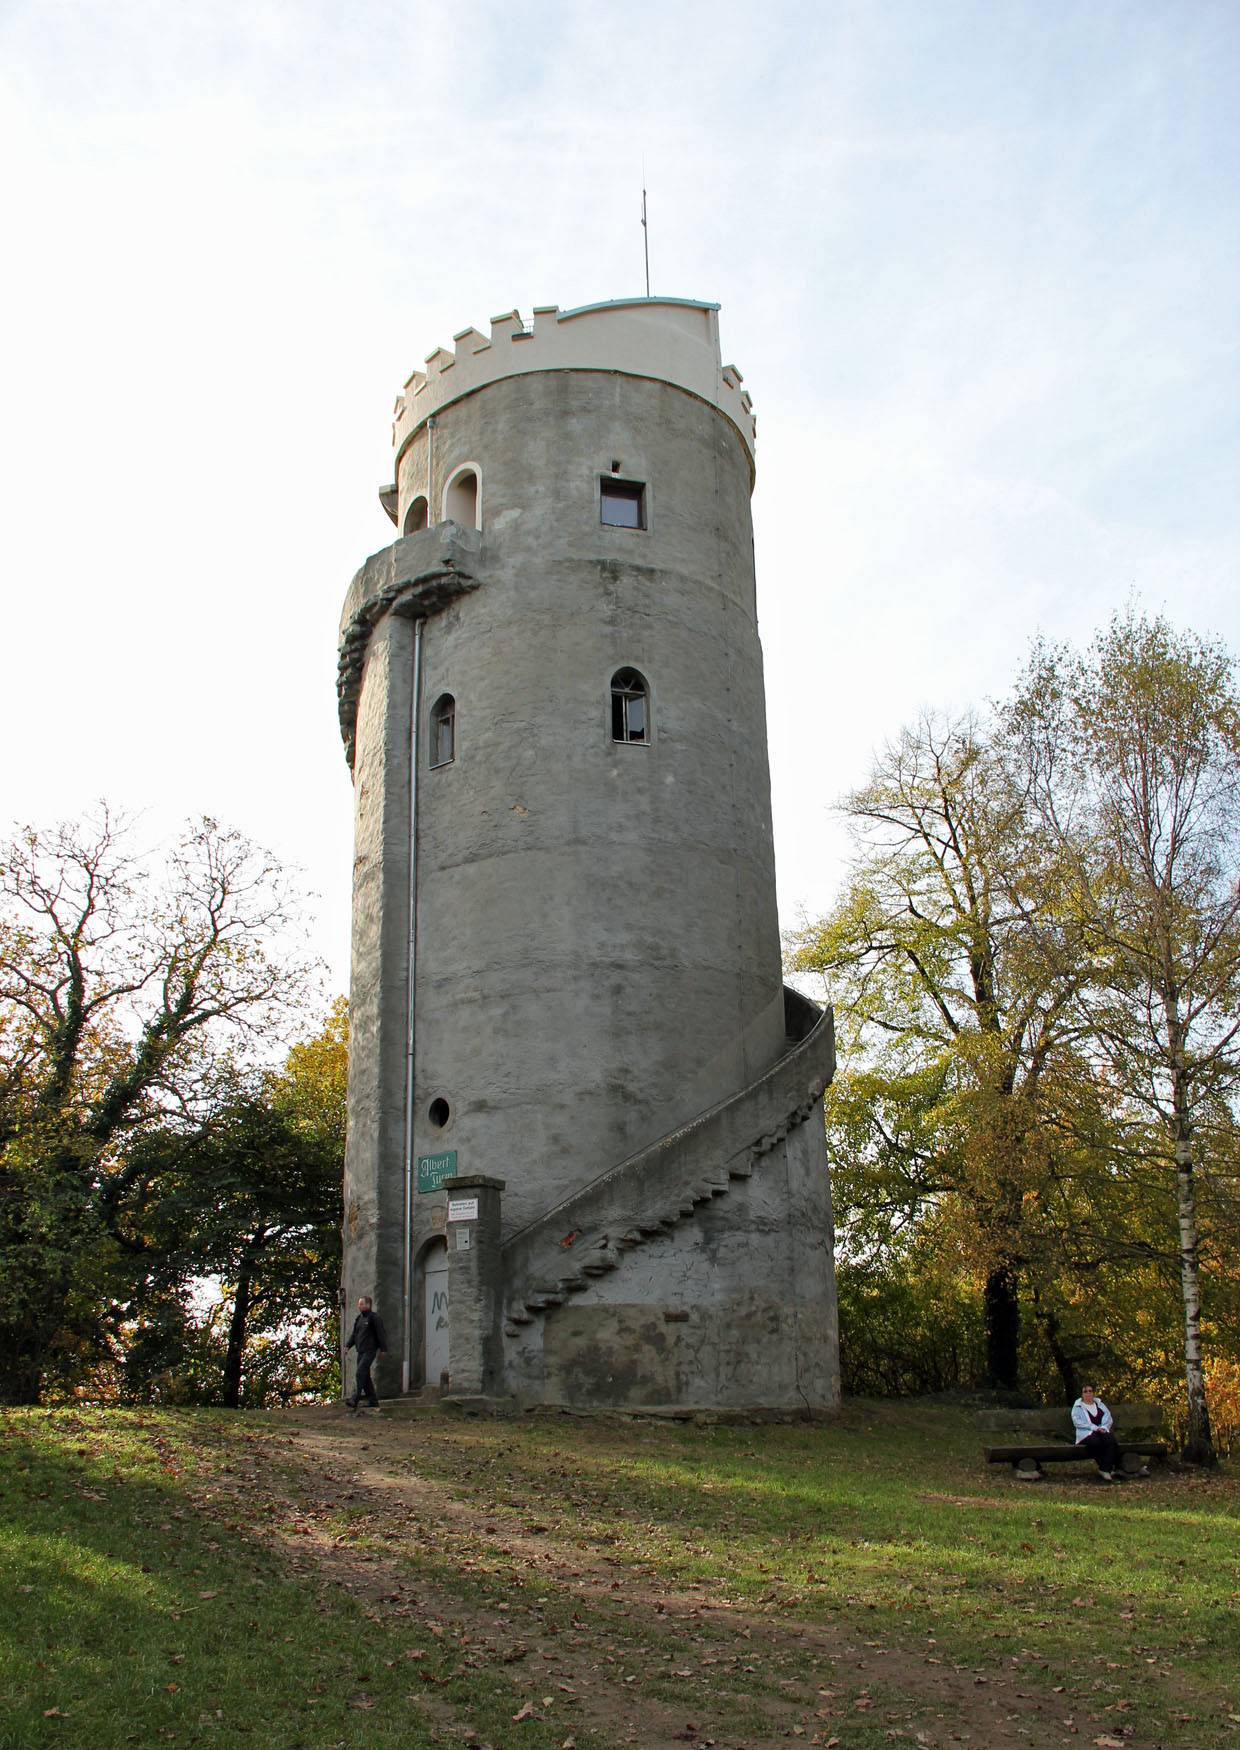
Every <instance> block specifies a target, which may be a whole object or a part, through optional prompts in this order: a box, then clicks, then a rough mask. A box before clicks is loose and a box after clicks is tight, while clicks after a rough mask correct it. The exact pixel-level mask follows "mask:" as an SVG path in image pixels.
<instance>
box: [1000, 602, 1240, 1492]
mask: <svg viewBox="0 0 1240 1750" xmlns="http://www.w3.org/2000/svg"><path fill="white" fill-rule="evenodd" d="M1008 723H1009V728H1010V731H1011V734H1012V747H1013V751H1014V755H1015V757H1016V759H1017V760H1018V762H1019V766H1020V769H1021V770H1022V771H1023V772H1025V773H1027V774H1031V775H1032V794H1033V798H1034V801H1035V803H1036V807H1037V811H1038V814H1039V817H1040V822H1041V826H1042V829H1043V830H1044V831H1045V832H1046V833H1048V834H1049V835H1050V836H1051V837H1052V839H1053V840H1054V842H1055V843H1056V845H1057V846H1058V847H1059V848H1060V850H1061V851H1062V852H1063V853H1064V855H1065V858H1066V860H1067V862H1068V864H1069V866H1070V867H1071V870H1072V873H1073V880H1072V902H1073V904H1074V905H1075V906H1076V908H1077V910H1078V912H1079V914H1080V918H1081V922H1082V928H1083V930H1084V934H1085V939H1086V942H1087V944H1088V947H1089V951H1090V957H1091V967H1090V978H1089V982H1088V985H1087V986H1086V987H1085V989H1084V990H1083V992H1082V997H1081V1000H1082V1003H1083V1004H1084V1006H1085V1012H1086V1017H1087V1019H1088V1022H1089V1027H1090V1031H1091V1033H1092V1036H1093V1039H1094V1041H1095V1045H1096V1049H1097V1052H1098V1054H1099V1056H1100V1058H1101V1060H1102V1067H1103V1068H1104V1070H1105V1073H1106V1075H1107V1076H1108V1078H1109V1079H1110V1081H1111V1083H1112V1085H1113V1086H1114V1087H1115V1088H1116V1089H1117V1090H1119V1091H1120V1093H1121V1094H1122V1096H1123V1098H1124V1100H1125V1101H1126V1102H1127V1106H1128V1110H1129V1113H1130V1115H1131V1124H1132V1127H1133V1130H1134V1132H1137V1133H1140V1134H1141V1135H1144V1136H1145V1137H1147V1138H1148V1139H1149V1143H1148V1146H1150V1147H1152V1148H1153V1149H1154V1150H1155V1151H1157V1152H1160V1153H1161V1156H1162V1158H1163V1159H1164V1161H1165V1163H1166V1166H1167V1167H1168V1169H1169V1170H1170V1171H1172V1172H1173V1173H1174V1175H1175V1186H1176V1204H1177V1210H1178V1227H1179V1272H1180V1288H1181V1296H1182V1301H1183V1316H1184V1363H1185V1379H1186V1386H1187V1399H1188V1440H1187V1444H1186V1450H1185V1456H1186V1457H1188V1458H1189V1459H1190V1460H1193V1461H1194V1462H1197V1463H1201V1464H1212V1463H1214V1461H1215V1452H1214V1443H1213V1438H1212V1435H1211V1430H1210V1416H1209V1409H1208V1405H1207V1402H1206V1382H1205V1371H1204V1366H1203V1355H1202V1335H1201V1314H1202V1290H1201V1259H1200V1244H1199V1233H1198V1214H1197V1202H1198V1199H1197V1183H1196V1181H1197V1176H1198V1174H1199V1173H1202V1172H1208V1171H1209V1170H1210V1169H1209V1166H1208V1161H1207V1159H1206V1158H1205V1156H1204V1155H1203V1150H1202V1146H1201V1145H1202V1141H1203V1138H1204V1136H1206V1135H1208V1131H1209V1126H1210V1124H1211V1123H1213V1124H1217V1123H1218V1122H1219V1121H1220V1114H1221V1115H1222V1121H1223V1122H1224V1123H1226V1124H1229V1125H1230V1126H1231V1128H1232V1129H1233V1131H1234V1127H1235V1109H1234V1096H1235V1092H1236V1088H1237V1084H1238V1082H1240V1012H1238V1011H1240V697H1238V696H1237V691H1236V685H1235V677H1234V669H1233V665H1232V662H1231V659H1230V658H1229V657H1228V655H1227V654H1226V652H1225V651H1224V650H1223V649H1222V648H1221V647H1220V646H1218V645H1216V644H1212V643H1209V642H1207V641H1206V640H1204V639H1201V638H1198V637H1196V636H1194V635H1193V634H1191V633H1179V632H1177V631H1176V630H1175V629H1174V628H1172V627H1171V626H1170V625H1169V624H1168V623H1167V621H1166V620H1164V619H1162V618H1157V619H1153V620H1150V619H1146V618H1143V617H1139V616H1136V615H1134V614H1133V613H1132V612H1129V613H1128V614H1126V615H1124V616H1122V617H1119V618H1117V619H1115V620H1113V621H1112V623H1111V625H1110V626H1109V627H1108V628H1107V630H1106V631H1105V632H1103V633H1102V634H1100V635H1099V637H1098V638H1097V639H1096V640H1095V642H1094V644H1093V646H1092V648H1091V649H1090V651H1089V652H1088V654H1087V656H1086V657H1085V658H1084V659H1082V658H1080V657H1078V656H1076V655H1074V654H1073V653H1071V652H1070V651H1067V650H1063V649H1048V648H1046V647H1039V648H1038V649H1037V650H1036V651H1035V653H1034V657H1033V659H1032V661H1031V663H1030V666H1029V669H1028V671H1027V673H1026V675H1025V677H1024V679H1023V682H1022V685H1021V687H1020V688H1019V690H1018V693H1017V695H1016V698H1015V700H1014V703H1013V705H1012V707H1011V710H1010V712H1009V717H1008Z"/></svg>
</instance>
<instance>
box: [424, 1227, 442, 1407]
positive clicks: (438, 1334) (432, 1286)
mask: <svg viewBox="0 0 1240 1750" xmlns="http://www.w3.org/2000/svg"><path fill="white" fill-rule="evenodd" d="M424 1279H425V1283H426V1316H425V1322H424V1325H423V1330H424V1332H425V1338H424V1351H423V1359H424V1361H425V1371H424V1373H423V1376H422V1377H423V1379H424V1380H425V1382H426V1384H427V1385H436V1386H437V1385H438V1384H439V1383H440V1378H441V1375H443V1374H445V1373H446V1372H447V1371H448V1247H447V1243H446V1242H445V1241H444V1240H437V1241H436V1242H435V1244H434V1245H433V1246H431V1247H430V1249H429V1251H428V1252H427V1254H426V1264H425V1268H424Z"/></svg>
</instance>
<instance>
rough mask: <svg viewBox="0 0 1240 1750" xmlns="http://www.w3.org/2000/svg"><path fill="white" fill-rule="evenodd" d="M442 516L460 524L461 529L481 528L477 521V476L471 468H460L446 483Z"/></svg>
mask: <svg viewBox="0 0 1240 1750" xmlns="http://www.w3.org/2000/svg"><path fill="white" fill-rule="evenodd" d="M443 508H444V515H445V516H446V517H447V518H448V519H449V521H451V522H454V523H460V525H461V527H462V528H463V529H477V528H481V526H482V525H481V524H480V522H479V521H478V476H477V474H475V472H474V470H473V469H472V468H462V469H461V471H460V473H459V474H454V475H453V476H452V479H451V480H450V481H449V482H448V490H447V491H446V492H445V493H444V501H443Z"/></svg>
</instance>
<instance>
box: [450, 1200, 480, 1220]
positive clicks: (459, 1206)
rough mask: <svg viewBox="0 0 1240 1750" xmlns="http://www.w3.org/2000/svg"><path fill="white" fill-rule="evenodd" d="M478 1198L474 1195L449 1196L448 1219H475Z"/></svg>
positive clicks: (476, 1216)
mask: <svg viewBox="0 0 1240 1750" xmlns="http://www.w3.org/2000/svg"><path fill="white" fill-rule="evenodd" d="M477 1219H478V1199H477V1198H476V1197H450V1198H449V1199H448V1220H449V1221H477Z"/></svg>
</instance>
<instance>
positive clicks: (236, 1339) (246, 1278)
mask: <svg viewBox="0 0 1240 1750" xmlns="http://www.w3.org/2000/svg"><path fill="white" fill-rule="evenodd" d="M249 1315H250V1266H249V1261H248V1260H247V1261H246V1262H244V1263H243V1264H242V1265H241V1268H240V1270H239V1272H238V1274H237V1286H236V1289H235V1290H234V1292H233V1309H232V1318H231V1320H230V1321H229V1325H228V1353H227V1354H226V1355H225V1357H224V1396H223V1398H222V1400H221V1401H222V1403H223V1405H224V1408H225V1409H226V1410H237V1409H240V1407H241V1357H242V1356H243V1354H244V1353H245V1323H246V1320H247V1318H248V1317H249Z"/></svg>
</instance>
